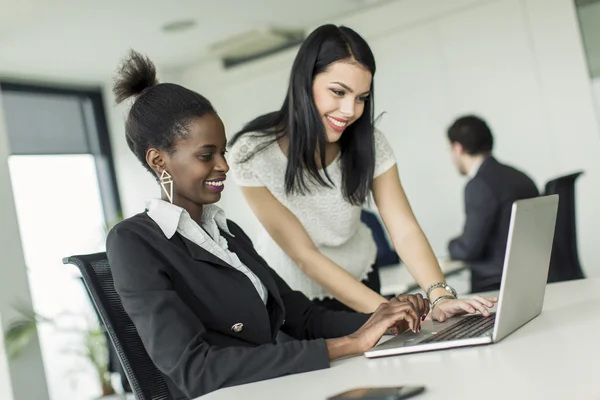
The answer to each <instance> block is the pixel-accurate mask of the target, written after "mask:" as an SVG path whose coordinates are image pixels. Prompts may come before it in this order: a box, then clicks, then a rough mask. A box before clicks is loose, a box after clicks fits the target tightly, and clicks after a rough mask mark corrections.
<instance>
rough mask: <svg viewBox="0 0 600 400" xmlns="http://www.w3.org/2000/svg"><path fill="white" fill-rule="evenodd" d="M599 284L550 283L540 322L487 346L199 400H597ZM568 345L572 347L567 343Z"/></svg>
mask: <svg viewBox="0 0 600 400" xmlns="http://www.w3.org/2000/svg"><path fill="white" fill-rule="evenodd" d="M599 331H600V279H599V278H596V279H592V278H588V279H585V280H579V281H570V282H561V283H555V284H550V285H548V287H547V290H546V298H545V302H544V310H543V312H542V314H541V315H540V316H538V317H537V318H535V319H533V320H532V321H531V322H529V323H528V324H526V325H525V326H523V327H522V328H520V329H519V330H517V331H516V332H514V333H513V334H511V335H510V336H508V337H507V338H505V339H504V340H502V341H501V342H499V343H496V344H492V345H488V346H477V347H471V348H462V349H451V350H442V351H433V352H429V353H418V354H408V355H402V356H392V357H386V358H379V359H372V360H370V359H367V358H366V357H363V356H356V357H350V358H346V359H343V360H339V361H335V362H333V363H332V365H331V368H329V369H325V370H320V371H312V372H307V373H304V374H297V375H290V376H285V377H282V378H276V379H271V380H268V381H263V382H257V383H252V384H247V385H241V386H237V387H231V388H226V389H221V390H218V391H216V392H213V393H210V394H208V395H206V396H204V397H202V400H225V399H286V400H307V399H310V400H312V399H314V400H324V399H326V398H327V397H328V396H331V395H332V394H335V393H339V392H343V391H346V390H348V389H351V388H355V387H364V386H401V385H424V386H425V387H426V388H427V389H426V391H425V393H423V394H422V395H419V396H418V397H415V399H419V400H433V399H464V400H471V399H478V400H479V399H486V400H495V399H502V400H505V399H513V398H514V399H549V400H553V399H557V400H558V399H560V400H563V399H600V385H598V382H597V381H598V361H597V360H598V354H600V340H598V332H599ZM573 339H576V340H573Z"/></svg>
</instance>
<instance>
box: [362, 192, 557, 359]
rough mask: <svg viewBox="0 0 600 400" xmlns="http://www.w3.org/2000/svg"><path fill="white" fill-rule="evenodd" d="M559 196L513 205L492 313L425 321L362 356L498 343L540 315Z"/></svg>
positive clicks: (380, 355) (538, 198)
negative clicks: (417, 329)
mask: <svg viewBox="0 0 600 400" xmlns="http://www.w3.org/2000/svg"><path fill="white" fill-rule="evenodd" d="M557 208H558V195H550V196H542V197H536V198H533V199H527V200H519V201H516V202H515V203H514V204H513V207H512V214H511V220H510V228H509V231H508V242H507V246H506V256H505V259H504V269H503V273H502V282H501V286H500V295H499V298H498V304H497V308H496V312H495V313H492V315H490V316H489V317H484V316H482V315H480V314H473V315H464V316H460V317H454V318H449V319H448V320H446V321H444V322H434V321H426V322H424V323H422V324H421V331H420V332H419V333H413V332H411V331H405V332H403V333H401V334H400V335H398V336H396V337H394V338H392V339H390V340H388V341H387V342H385V343H382V344H379V345H377V346H375V347H373V348H372V349H371V350H368V351H367V352H365V356H366V357H368V358H375V357H384V356H392V355H397V354H408V353H417V352H423V351H431V350H441V349H449V348H455V347H464V346H476V345H483V344H490V343H496V342H498V341H500V340H502V339H503V338H505V337H506V336H508V335H510V334H511V333H512V332H514V331H515V330H517V329H519V328H520V327H522V326H523V325H525V324H526V323H527V322H529V321H531V320H532V319H533V318H535V317H537V316H538V315H539V314H540V312H541V311H542V306H543V304H544V295H545V292H546V280H547V277H548V267H549V265H550V254H551V250H552V243H553V238H554V227H555V223H556V213H557Z"/></svg>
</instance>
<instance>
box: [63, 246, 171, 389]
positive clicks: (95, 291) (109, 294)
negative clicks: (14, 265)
mask: <svg viewBox="0 0 600 400" xmlns="http://www.w3.org/2000/svg"><path fill="white" fill-rule="evenodd" d="M63 264H74V265H76V266H77V267H78V268H79V270H80V271H81V275H82V278H83V283H84V284H85V288H86V290H87V292H88V294H89V296H90V298H91V299H92V303H93V305H94V308H95V309H96V312H97V313H98V315H99V316H100V319H101V321H102V323H103V324H104V327H105V329H106V331H107V332H108V335H109V337H110V339H111V341H112V343H113V345H114V348H115V349H116V351H117V354H118V356H119V360H120V361H121V364H122V365H123V369H124V370H125V375H126V376H127V379H128V380H129V383H130V385H131V389H132V391H133V393H134V395H135V397H136V399H138V400H172V399H173V397H172V396H171V393H170V391H169V387H168V386H167V383H166V382H165V380H164V379H163V376H162V374H161V372H160V371H159V370H158V369H157V368H156V366H155V365H154V363H153V362H152V360H151V359H150V357H149V356H148V353H147V352H146V349H145V348H144V345H143V343H142V340H141V339H140V337H139V335H138V333H137V330H136V329H135V326H134V325H133V322H132V321H131V319H130V318H129V316H128V315H127V313H126V312H125V310H124V309H123V305H122V304H121V299H120V298H119V295H118V294H117V292H116V291H115V286H114V283H113V277H112V273H111V271H110V266H109V264H108V259H107V258H106V253H95V254H87V255H78V256H71V257H66V258H64V259H63Z"/></svg>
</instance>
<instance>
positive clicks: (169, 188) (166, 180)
mask: <svg viewBox="0 0 600 400" xmlns="http://www.w3.org/2000/svg"><path fill="white" fill-rule="evenodd" d="M160 186H161V187H162V189H163V192H165V194H166V195H167V198H168V199H169V202H171V204H173V178H172V177H171V175H170V174H169V173H168V172H167V170H166V169H163V172H162V174H160Z"/></svg>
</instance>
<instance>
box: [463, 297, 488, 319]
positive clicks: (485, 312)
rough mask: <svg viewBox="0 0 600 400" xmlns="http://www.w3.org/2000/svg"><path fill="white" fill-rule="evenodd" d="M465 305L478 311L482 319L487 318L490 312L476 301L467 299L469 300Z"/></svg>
mask: <svg viewBox="0 0 600 400" xmlns="http://www.w3.org/2000/svg"><path fill="white" fill-rule="evenodd" d="M466 303H468V304H470V305H471V307H473V308H475V309H476V310H477V311H479V312H480V313H481V315H483V316H484V317H488V316H489V315H490V312H489V311H488V309H487V308H486V307H485V305H483V304H481V303H480V302H479V301H477V300H475V299H469V300H467V301H466ZM472 313H473V312H472Z"/></svg>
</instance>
